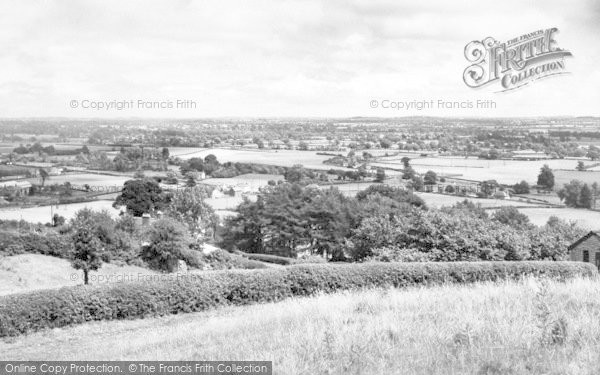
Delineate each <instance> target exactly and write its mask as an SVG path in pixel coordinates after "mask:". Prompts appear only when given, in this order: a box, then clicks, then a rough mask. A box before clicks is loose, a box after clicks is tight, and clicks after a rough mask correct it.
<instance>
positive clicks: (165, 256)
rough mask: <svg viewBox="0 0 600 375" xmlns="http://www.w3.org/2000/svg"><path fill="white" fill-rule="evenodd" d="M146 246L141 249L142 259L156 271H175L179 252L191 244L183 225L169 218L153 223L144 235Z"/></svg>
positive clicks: (179, 255)
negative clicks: (146, 240)
mask: <svg viewBox="0 0 600 375" xmlns="http://www.w3.org/2000/svg"><path fill="white" fill-rule="evenodd" d="M145 236H146V238H147V239H148V245H146V246H144V247H143V249H142V259H143V260H144V261H145V262H147V263H148V265H149V266H150V267H151V268H153V269H156V270H161V271H174V270H176V269H177V264H178V261H179V259H181V257H182V256H181V252H182V251H183V250H185V249H188V248H189V245H190V243H191V241H190V238H189V237H188V234H187V229H186V228H185V227H184V226H183V224H181V223H179V222H178V221H175V220H173V219H170V218H165V219H160V220H157V221H155V222H154V223H153V224H152V226H151V227H150V228H149V229H148V230H147V231H146V233H145Z"/></svg>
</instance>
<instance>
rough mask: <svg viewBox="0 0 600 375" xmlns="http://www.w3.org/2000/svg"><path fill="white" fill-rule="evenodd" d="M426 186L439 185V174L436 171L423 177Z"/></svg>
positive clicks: (429, 172) (428, 172)
mask: <svg viewBox="0 0 600 375" xmlns="http://www.w3.org/2000/svg"><path fill="white" fill-rule="evenodd" d="M423 183H424V184H425V185H435V184H436V183H437V174H436V173H435V172H434V171H427V173H425V176H424V177H423Z"/></svg>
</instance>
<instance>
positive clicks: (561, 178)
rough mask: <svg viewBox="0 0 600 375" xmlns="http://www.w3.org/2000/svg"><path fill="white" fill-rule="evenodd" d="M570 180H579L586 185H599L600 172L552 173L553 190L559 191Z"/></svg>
mask: <svg viewBox="0 0 600 375" xmlns="http://www.w3.org/2000/svg"><path fill="white" fill-rule="evenodd" d="M572 180H579V181H582V182H584V183H586V184H588V185H592V184H593V183H594V182H596V183H598V185H600V171H583V172H580V171H554V184H555V189H560V188H562V187H563V185H564V184H568V183H569V182H571V181H572Z"/></svg>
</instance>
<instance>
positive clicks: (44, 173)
mask: <svg viewBox="0 0 600 375" xmlns="http://www.w3.org/2000/svg"><path fill="white" fill-rule="evenodd" d="M38 172H39V174H40V178H41V179H42V187H44V183H45V182H46V180H47V179H48V178H50V174H49V173H48V171H47V170H45V169H44V168H40V169H38Z"/></svg>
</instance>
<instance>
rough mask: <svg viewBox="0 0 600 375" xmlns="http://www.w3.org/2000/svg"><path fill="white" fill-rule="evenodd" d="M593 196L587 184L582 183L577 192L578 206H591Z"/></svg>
mask: <svg viewBox="0 0 600 375" xmlns="http://www.w3.org/2000/svg"><path fill="white" fill-rule="evenodd" d="M593 201H594V197H593V195H592V190H591V189H590V187H589V186H588V184H583V186H582V187H581V191H580V192H579V207H583V208H592V203H593Z"/></svg>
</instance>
